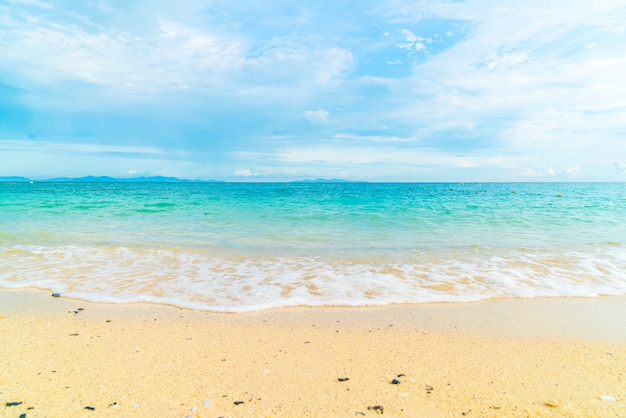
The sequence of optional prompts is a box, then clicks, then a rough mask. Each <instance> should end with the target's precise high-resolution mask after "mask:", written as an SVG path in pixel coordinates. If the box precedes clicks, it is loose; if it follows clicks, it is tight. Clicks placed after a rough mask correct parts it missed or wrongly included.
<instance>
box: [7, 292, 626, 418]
mask: <svg viewBox="0 0 626 418" xmlns="http://www.w3.org/2000/svg"><path fill="white" fill-rule="evenodd" d="M0 341H1V343H0V359H1V360H2V367H0V416H7V417H19V416H20V414H23V413H25V414H27V417H29V418H31V417H57V416H85V417H90V416H93V417H107V416H115V417H123V416H124V417H125V416H137V417H156V416H175V417H176V416H177V417H187V416H190V417H220V416H225V417H226V416H232V417H245V416H250V417H266V416H274V417H276V416H284V417H294V416H311V417H358V416H378V415H381V412H382V413H383V415H384V416H390V417H393V416H405V417H420V416H426V417H429V416H434V417H437V416H446V417H447V416H450V417H453V416H459V417H460V416H476V417H482V416H488V417H490V416H494V417H500V416H515V417H520V416H522V417H523V416H540V415H541V416H559V417H560V416H576V417H578V416H594V417H623V416H626V298H624V297H601V298H593V299H533V300H517V299H516V300H496V301H486V302H480V303H468V304H431V305H401V306H388V307H380V308H286V309H276V310H271V311H264V312H258V313H250V314H215V313H206V312H194V311H190V310H184V309H178V308H173V307H167V306H155V305H148V304H133V305H109V304H100V303H88V302H83V301H79V300H73V299H68V298H64V297H63V296H62V295H61V297H60V298H53V297H51V296H50V293H49V292H45V291H38V290H19V291H18V290H1V291H0ZM340 378H341V379H342V380H341V381H340V380H339V379H340ZM344 378H345V379H344ZM394 379H395V380H396V382H398V383H397V384H394V383H393V381H394ZM603 398H604V399H603ZM17 402H21V404H19V405H14V406H7V403H9V404H10V403H17ZM86 408H92V409H86Z"/></svg>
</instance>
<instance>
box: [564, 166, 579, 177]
mask: <svg viewBox="0 0 626 418" xmlns="http://www.w3.org/2000/svg"><path fill="white" fill-rule="evenodd" d="M565 172H566V173H567V175H568V176H570V177H575V176H577V175H578V173H580V165H577V166H576V167H572V168H568V169H567V170H565Z"/></svg>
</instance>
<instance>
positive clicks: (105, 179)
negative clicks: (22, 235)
mask: <svg viewBox="0 0 626 418" xmlns="http://www.w3.org/2000/svg"><path fill="white" fill-rule="evenodd" d="M29 182H37V183H226V181H224V180H190V179H180V178H178V177H165V176H150V177H109V176H85V177H55V178H51V179H45V180H33V179H29V178H26V177H20V176H5V177H2V176H0V183H29ZM233 183H240V182H239V181H233ZM271 183H276V182H275V181H272V182H271ZM284 183H367V182H366V181H353V180H343V179H323V178H318V179H314V180H311V179H305V180H293V181H284Z"/></svg>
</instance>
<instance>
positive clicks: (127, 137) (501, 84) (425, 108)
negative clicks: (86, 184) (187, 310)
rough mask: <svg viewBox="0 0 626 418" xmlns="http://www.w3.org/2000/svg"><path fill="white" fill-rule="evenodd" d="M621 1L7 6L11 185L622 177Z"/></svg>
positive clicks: (2, 171) (0, 115) (4, 37)
mask: <svg viewBox="0 0 626 418" xmlns="http://www.w3.org/2000/svg"><path fill="white" fill-rule="evenodd" d="M625 22H626V3H624V2H623V1H622V0H615V1H610V0H596V1H593V2H590V1H578V0H551V1H545V0H541V1H535V0H528V1H524V2H506V1H499V0H498V1H496V0H494V1H487V0H468V1H408V0H376V1H370V0H361V1H333V2H330V1H326V0H319V1H315V2H314V1H294V0H289V1H283V0H271V1H269V0H238V1H224V0H177V1H175V2H174V1H170V0H137V1H133V0H124V1H121V0H109V1H105V0H85V1H80V2H77V1H74V0H57V1H44V0H0V28H1V29H0V176H3V175H21V176H25V177H30V178H49V177H58V176H71V177H78V176H84V175H110V176H117V177H129V176H143V175H165V176H177V177H184V178H198V179H223V180H246V181H266V180H267V181H277V180H294V179H302V178H318V177H325V178H344V179H350V180H368V181H587V180H592V181H626V32H625V29H626V23H625Z"/></svg>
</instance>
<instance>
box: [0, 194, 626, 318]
mask: <svg viewBox="0 0 626 418" xmlns="http://www.w3.org/2000/svg"><path fill="white" fill-rule="evenodd" d="M0 287H4V288H21V287H38V288H42V289H49V290H50V291H52V292H58V293H61V294H63V295H65V296H72V297H77V298H82V299H86V300H92V301H106V302H120V303H122V302H135V301H144V302H153V303H165V304H171V305H176V306H181V307H188V308H193V309H200V310H208V311H223V312H242V311H253V310H261V309H268V308H274V307H282V306H297V305H307V306H320V305H341V306H361V305H384V304H392V303H426V302H467V301H476V300H481V299H489V298H517V297H522V298H532V297H545V296H561V297H565V296H589V297H592V296H598V295H626V184H623V183H514V184H513V183H512V184H505V183H484V184H477V183H471V184H470V183H466V184H462V183H445V184H444V183H441V184H423V183H417V184H410V183H401V184H378V183H276V184H267V183H262V184H251V183H245V184H236V183H45V182H41V183H34V184H28V183H13V184H11V183H0Z"/></svg>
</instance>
